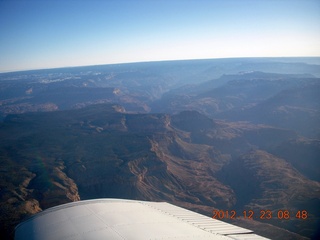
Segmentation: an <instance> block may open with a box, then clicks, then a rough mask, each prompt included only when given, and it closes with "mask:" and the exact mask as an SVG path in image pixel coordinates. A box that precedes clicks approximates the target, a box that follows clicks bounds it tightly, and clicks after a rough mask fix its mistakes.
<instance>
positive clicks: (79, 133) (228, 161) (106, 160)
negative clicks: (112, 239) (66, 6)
mask: <svg viewBox="0 0 320 240" xmlns="http://www.w3.org/2000/svg"><path fill="white" fill-rule="evenodd" d="M311 61H312V62H311ZM318 64H320V58H309V59H306V58H305V59H301V58H300V59H290V58H289V59H220V60H199V61H194V60H193V61H172V62H156V63H136V64H121V65H106V66H93V67H81V68H66V69H53V70H39V71H30V72H17V73H7V74H0V112H1V115H2V122H1V123H0V136H1V139H0V161H1V164H0V171H1V174H0V199H1V200H0V212H1V215H0V226H1V230H0V232H1V239H10V238H12V234H13V227H14V226H15V225H16V224H17V223H19V222H21V221H22V220H23V219H24V218H25V217H27V216H30V215H33V214H35V213H37V212H39V211H41V210H43V209H46V208H48V207H52V206H56V205H58V204H62V203H66V202H70V201H77V200H79V199H91V198H102V197H115V198H128V199H140V200H150V201H167V202H170V203H173V204H176V205H179V206H183V207H186V208H189V209H192V210H196V211H198V212H201V213H203V214H205V215H208V216H212V211H213V210H214V209H220V210H224V211H226V210H230V211H231V210H234V211H236V212H237V214H238V215H241V216H243V211H249V210H252V211H253V212H254V220H249V219H244V218H243V217H242V218H239V219H238V218H237V219H230V218H229V219H227V218H224V219H221V220H224V221H228V222H231V223H233V224H237V225H240V226H244V227H248V228H250V229H253V230H255V232H256V233H258V234H260V235H263V236H266V237H270V238H272V239H307V238H314V239H316V238H317V237H318V236H319V234H320V233H319V229H318V226H320V215H319V211H318V209H319V208H320V177H319V176H320V170H319V169H320V163H319V157H320V138H319V137H320V129H319V120H320V114H319V111H320V108H319V104H320V101H319V100H320V97H319V96H320V95H319V94H318V93H319V87H320V78H318V77H320V65H318ZM267 210H268V211H270V213H268V214H272V216H273V217H272V218H271V219H268V218H262V219H261V218H260V217H261V214H263V211H267ZM286 210H287V211H289V214H290V215H289V217H287V219H285V218H284V217H283V215H281V213H283V212H284V211H286ZM261 211H262V212H261ZM302 211H306V212H307V219H306V220H303V219H301V218H299V216H300V217H301V214H302ZM299 213H300V215H299ZM303 213H304V214H305V212H303ZM279 214H280V215H279ZM286 216H288V215H286ZM304 216H305V215H304Z"/></svg>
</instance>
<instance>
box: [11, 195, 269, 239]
mask: <svg viewBox="0 0 320 240" xmlns="http://www.w3.org/2000/svg"><path fill="white" fill-rule="evenodd" d="M22 239H23V240H43V239H46V240H61V239H65V240H71V239H90V240H96V239H112V240H118V239H119V240H120V239H121V240H123V239H127V240H129V239H130V240H136V239H137V240H144V239H188V240H189V239H203V240H206V239H218V240H219V239H221V240H223V239H226V240H227V239H266V238H263V237H261V236H258V235H256V234H254V233H253V231H251V230H248V229H245V228H241V227H237V226H234V225H232V224H228V223H225V222H222V221H219V220H216V219H212V218H210V217H206V216H204V215H201V214H198V213H195V212H192V211H189V210H186V209H184V208H181V207H177V206H175V205H172V204H169V203H166V202H147V201H135V200H124V199H96V200H86V201H79V202H73V203H68V204H64V205H60V206H57V207H53V208H49V209H47V210H45V211H43V212H41V213H38V214H36V215H35V216H33V217H31V218H30V219H28V220H26V221H24V222H22V223H20V224H19V225H18V226H17V227H16V229H15V240H22Z"/></svg>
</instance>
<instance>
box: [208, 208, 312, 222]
mask: <svg viewBox="0 0 320 240" xmlns="http://www.w3.org/2000/svg"><path fill="white" fill-rule="evenodd" d="M212 214H213V216H212V218H214V219H238V218H244V219H261V220H269V219H281V220H289V219H292V218H296V219H302V220H306V219H308V212H307V211H306V210H298V211H296V212H290V211H288V210H278V211H273V212H272V211H271V210H260V212H259V213H256V212H255V211H253V210H244V211H242V212H241V213H238V212H237V211H235V210H216V209H215V210H213V211H212Z"/></svg>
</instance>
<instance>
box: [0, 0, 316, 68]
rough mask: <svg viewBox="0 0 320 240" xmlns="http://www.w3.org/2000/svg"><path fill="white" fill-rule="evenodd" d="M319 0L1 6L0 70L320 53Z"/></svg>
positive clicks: (17, 3) (19, 2) (19, 0)
mask: <svg viewBox="0 0 320 240" xmlns="http://www.w3.org/2000/svg"><path fill="white" fill-rule="evenodd" d="M319 12H320V2H319V1H317V0H309V1H302V0H282V1H273V0H271V1H270V0H269V1H254V0H243V1H234V0H227V1H207V0H202V1H193V0H191V1H182V0H174V1H146V0H141V1H123V0H121V1H98V0H96V1H84V0H81V1H72V0H68V1H63V2H62V1H51V0H48V1H36V0H29V1H26V0H17V1H7V0H1V1H0V29H1V37H0V72H9V71H18V70H30V69H43V68H56V67H68V66H84V65H99V64H112V63H127V62H141V61H161V60H178V59H179V60H183V59H207V58H229V57H232V58H233V57H299V56H320V14H319Z"/></svg>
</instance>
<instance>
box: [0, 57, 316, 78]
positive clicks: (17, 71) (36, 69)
mask: <svg viewBox="0 0 320 240" xmlns="http://www.w3.org/2000/svg"><path fill="white" fill-rule="evenodd" d="M277 58H278V59H280V58H282V59H284V58H288V59H289V58H291V59H294V58H320V55H319V56H274V57H270V56H268V57H217V58H188V59H163V60H149V61H147V60H146V61H132V62H130V61H128V62H115V63H101V64H89V65H69V66H58V67H48V68H33V69H21V70H8V71H6V70H4V71H0V74H6V73H19V72H32V71H45V70H57V69H66V68H80V67H97V66H107V65H125V64H139V63H160V62H178V61H202V60H208V61H210V60H219V59H220V60H223V59H277Z"/></svg>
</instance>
